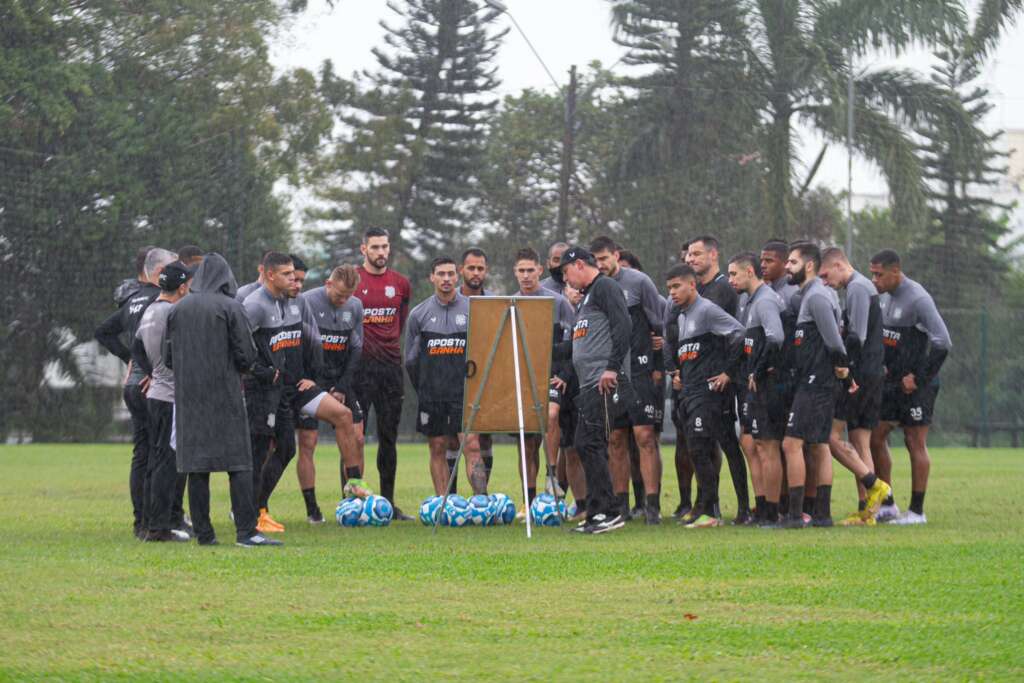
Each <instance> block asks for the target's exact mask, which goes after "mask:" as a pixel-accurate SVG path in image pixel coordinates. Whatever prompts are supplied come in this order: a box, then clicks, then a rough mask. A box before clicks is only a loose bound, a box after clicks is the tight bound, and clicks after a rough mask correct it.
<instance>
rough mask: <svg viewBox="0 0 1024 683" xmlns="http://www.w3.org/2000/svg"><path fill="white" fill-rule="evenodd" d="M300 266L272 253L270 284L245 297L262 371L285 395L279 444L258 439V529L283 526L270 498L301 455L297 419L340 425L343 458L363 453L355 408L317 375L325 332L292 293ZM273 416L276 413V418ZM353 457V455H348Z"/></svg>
mask: <svg viewBox="0 0 1024 683" xmlns="http://www.w3.org/2000/svg"><path fill="white" fill-rule="evenodd" d="M294 272H295V266H294V265H293V262H292V259H291V257H290V256H288V255H286V254H280V253H277V252H271V253H270V254H267V257H266V258H265V259H264V260H263V278H264V284H263V286H262V287H260V288H259V289H258V290H256V291H255V292H253V293H252V294H250V295H249V296H248V297H246V299H245V303H244V306H245V313H246V316H247V317H248V319H249V325H250V329H251V330H252V336H253V340H254V341H255V343H256V347H257V348H258V349H259V350H260V354H259V360H258V361H257V366H259V369H258V371H257V373H256V374H257V376H260V377H271V378H273V379H271V382H270V386H271V387H274V386H275V385H277V384H278V382H279V385H280V390H281V391H280V399H279V402H278V403H277V404H276V406H275V410H274V412H273V413H272V414H268V416H267V417H268V423H269V426H272V427H273V439H274V446H273V450H272V452H271V450H270V448H269V440H268V439H266V438H260V439H257V440H256V441H257V442H258V444H257V443H254V446H256V449H255V450H254V453H253V455H254V458H255V459H256V463H257V466H258V465H259V463H260V462H261V459H262V462H263V466H262V471H261V473H260V479H259V482H260V485H259V492H258V495H257V504H258V509H259V513H260V518H259V522H258V525H257V529H259V530H260V531H261V532H264V533H266V532H281V531H284V527H283V525H281V524H280V523H279V522H277V521H276V520H274V519H273V518H271V517H270V514H269V502H270V496H271V495H272V494H273V492H274V488H275V487H276V486H277V483H278V482H279V481H280V479H281V475H282V474H284V470H285V469H286V468H287V467H288V463H289V462H291V459H292V458H293V457H294V456H295V421H296V419H298V418H301V417H313V418H316V419H317V420H323V421H324V422H329V423H330V424H331V425H333V426H334V438H335V441H336V442H337V444H338V453H339V456H340V458H341V459H345V458H346V456H345V454H346V453H347V454H349V455H348V456H347V457H348V458H352V459H355V458H357V457H358V455H357V454H358V453H359V446H358V443H357V439H356V434H355V427H354V423H353V416H352V411H351V410H350V409H349V408H347V407H345V406H344V405H342V404H341V403H340V402H339V401H338V400H337V399H336V398H334V397H333V396H331V395H330V394H328V393H327V392H325V391H323V390H322V389H320V387H318V386H317V384H316V381H315V380H314V379H313V378H315V377H319V375H320V373H321V372H322V371H321V363H322V359H321V346H320V333H319V330H318V328H317V326H316V324H315V322H313V321H312V319H310V318H309V316H308V310H307V309H306V307H305V306H304V305H303V304H302V303H300V302H299V301H298V300H296V299H294V298H292V297H291V294H293V293H295V294H297V293H298V290H297V289H296V286H295V275H294ZM271 415H272V417H271ZM346 462H348V460H346Z"/></svg>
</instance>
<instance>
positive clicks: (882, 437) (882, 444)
mask: <svg viewBox="0 0 1024 683" xmlns="http://www.w3.org/2000/svg"><path fill="white" fill-rule="evenodd" d="M871 279H872V281H873V282H874V284H875V287H876V288H877V289H878V291H879V292H881V294H882V296H881V299H880V304H881V308H882V325H883V328H884V332H883V334H884V336H885V339H884V345H885V371H886V374H885V384H884V386H883V388H882V414H881V420H882V421H881V423H880V424H879V425H878V427H876V428H875V430H874V432H873V433H872V435H871V454H872V456H874V458H875V470H876V471H877V472H878V475H879V476H880V477H882V478H883V479H886V478H888V480H889V483H890V485H891V483H892V455H891V454H890V453H889V443H888V438H889V433H890V432H891V431H892V430H893V429H894V428H895V427H896V425H897V424H899V425H900V426H902V427H903V439H904V441H905V442H906V445H907V451H908V452H909V453H910V476H911V492H910V509H909V510H907V511H906V512H905V513H903V514H902V515H899V509H898V508H897V507H896V505H895V503H894V502H892V501H891V500H887V501H886V503H887V505H886V506H883V508H882V510H880V511H879V521H882V520H884V519H888V520H890V521H891V522H892V523H894V524H924V523H925V522H927V521H928V520H927V519H926V517H925V514H924V494H925V491H926V490H927V488H928V474H929V471H930V469H931V460H930V459H929V457H928V426H929V425H930V424H931V421H932V411H933V410H934V409H935V399H936V397H937V396H938V393H939V369H940V368H941V367H942V364H943V362H944V361H945V360H946V356H947V355H948V354H949V351H950V349H952V347H953V343H952V341H951V340H950V338H949V331H948V330H947V329H946V323H945V322H944V321H943V320H942V316H941V315H939V311H938V309H937V308H936V307H935V301H934V300H933V299H932V297H931V295H930V294H928V292H927V291H925V289H924V287H922V286H921V285H920V284H918V283H917V282H914V281H913V280H911V279H910V278H908V277H907V276H906V275H904V274H903V267H902V265H901V263H900V257H899V254H897V253H896V252H895V251H893V250H891V249H884V250H882V251H880V252H878V253H877V254H875V255H874V257H872V259H871ZM886 508H888V509H886ZM883 513H886V514H884V515H883Z"/></svg>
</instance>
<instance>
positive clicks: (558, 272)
mask: <svg viewBox="0 0 1024 683" xmlns="http://www.w3.org/2000/svg"><path fill="white" fill-rule="evenodd" d="M548 272H549V273H551V279H552V280H554V281H555V282H557V283H558V284H560V285H564V284H565V278H563V277H562V267H561V266H558V267H557V268H548Z"/></svg>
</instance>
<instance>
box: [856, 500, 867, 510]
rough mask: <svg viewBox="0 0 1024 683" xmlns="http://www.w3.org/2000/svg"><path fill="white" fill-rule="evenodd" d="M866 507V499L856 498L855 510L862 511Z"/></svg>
mask: <svg viewBox="0 0 1024 683" xmlns="http://www.w3.org/2000/svg"><path fill="white" fill-rule="evenodd" d="M867 508H868V502H867V501H866V500H858V501H857V511H858V512H864V511H865V510H867Z"/></svg>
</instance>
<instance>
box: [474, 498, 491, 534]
mask: <svg viewBox="0 0 1024 683" xmlns="http://www.w3.org/2000/svg"><path fill="white" fill-rule="evenodd" d="M469 522H470V524H473V525H475V526H490V525H491V524H492V523H493V522H494V513H493V512H492V511H491V499H490V498H488V497H487V496H481V495H478V496H473V497H472V498H470V499H469Z"/></svg>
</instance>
